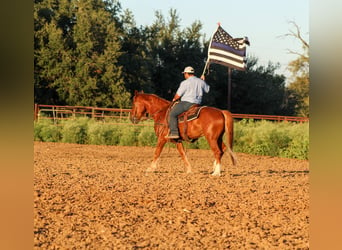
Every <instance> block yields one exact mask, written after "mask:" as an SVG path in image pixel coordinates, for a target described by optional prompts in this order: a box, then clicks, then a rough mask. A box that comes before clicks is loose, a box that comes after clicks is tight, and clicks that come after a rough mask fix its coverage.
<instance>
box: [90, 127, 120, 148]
mask: <svg viewBox="0 0 342 250" xmlns="http://www.w3.org/2000/svg"><path fill="white" fill-rule="evenodd" d="M119 141H120V132H119V131H118V128H117V127H115V126H113V125H110V124H101V123H98V122H95V121H91V122H89V124H88V143H89V144H95V145H118V144H119Z"/></svg>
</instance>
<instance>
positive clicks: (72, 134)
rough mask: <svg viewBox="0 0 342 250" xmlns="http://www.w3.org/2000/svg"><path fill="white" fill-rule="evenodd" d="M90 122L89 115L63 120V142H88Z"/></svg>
mask: <svg viewBox="0 0 342 250" xmlns="http://www.w3.org/2000/svg"><path fill="white" fill-rule="evenodd" d="M88 122H89V118H87V117H82V118H78V119H72V120H71V119H70V120H67V121H64V122H62V125H63V129H62V142H67V143H78V144H86V143H88V136H87V133H88Z"/></svg>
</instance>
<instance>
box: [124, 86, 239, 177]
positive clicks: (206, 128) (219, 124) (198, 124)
mask: <svg viewBox="0 0 342 250" xmlns="http://www.w3.org/2000/svg"><path fill="white" fill-rule="evenodd" d="M171 104H172V102H170V101H168V100H165V99H163V98H161V97H159V96H157V95H155V94H147V93H144V92H143V91H141V92H138V91H135V93H134V97H133V103H132V110H131V114H130V120H131V121H132V123H133V124H137V123H139V122H140V120H141V119H142V118H144V117H146V113H148V114H149V115H150V116H151V117H152V119H153V120H154V131H155V133H156V135H157V137H158V141H157V147H156V149H155V152H154V157H153V160H152V163H151V166H150V167H149V168H147V170H146V172H155V171H156V169H157V162H158V159H159V157H160V154H161V152H162V150H163V147H164V145H165V143H167V142H172V143H175V144H176V147H177V150H178V152H179V154H180V155H181V157H182V159H183V161H184V163H185V167H186V173H192V169H191V164H190V162H189V160H188V158H187V156H186V153H185V150H184V147H183V143H182V141H183V140H184V138H191V139H192V140H196V139H198V138H200V137H201V136H205V138H206V140H207V142H208V143H209V146H210V148H211V150H212V151H213V153H214V157H215V161H214V164H213V172H212V175H213V176H220V175H221V158H222V156H223V154H224V152H225V151H226V149H228V152H229V155H230V159H231V162H232V163H233V165H236V156H235V154H234V152H233V121H234V120H233V117H232V114H231V113H230V112H229V111H227V110H221V109H218V108H214V107H207V106H204V107H202V109H201V111H200V114H199V116H198V118H197V119H195V120H192V121H188V122H187V134H184V123H178V128H179V131H180V139H166V138H165V136H166V135H167V134H168V132H169V131H168V130H169V129H168V122H167V119H168V113H169V109H170V105H171ZM225 132H226V136H227V146H226V145H225V143H224V142H223V134H224V133H225Z"/></svg>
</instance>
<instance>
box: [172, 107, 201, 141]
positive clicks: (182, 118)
mask: <svg viewBox="0 0 342 250" xmlns="http://www.w3.org/2000/svg"><path fill="white" fill-rule="evenodd" d="M205 107H206V106H200V105H199V104H194V105H192V106H191V107H190V108H189V109H188V110H187V111H184V112H183V113H181V114H179V115H178V123H184V128H183V133H184V136H183V139H184V140H185V141H189V142H194V141H196V139H190V138H189V137H188V133H187V132H188V122H189V121H192V120H195V119H197V118H198V116H199V114H200V112H201V110H202V108H205Z"/></svg>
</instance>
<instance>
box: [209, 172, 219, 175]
mask: <svg viewBox="0 0 342 250" xmlns="http://www.w3.org/2000/svg"><path fill="white" fill-rule="evenodd" d="M211 175H212V176H221V173H215V172H214V173H212V174H211Z"/></svg>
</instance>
